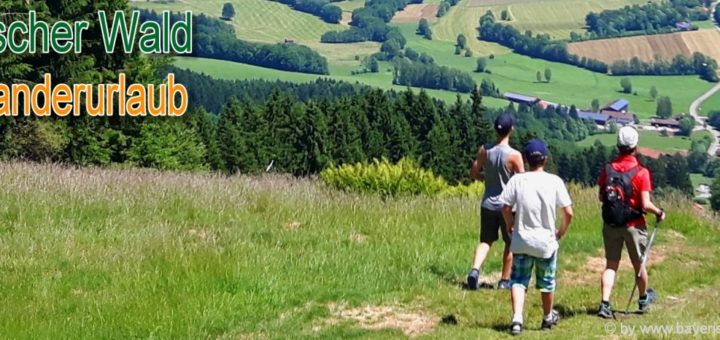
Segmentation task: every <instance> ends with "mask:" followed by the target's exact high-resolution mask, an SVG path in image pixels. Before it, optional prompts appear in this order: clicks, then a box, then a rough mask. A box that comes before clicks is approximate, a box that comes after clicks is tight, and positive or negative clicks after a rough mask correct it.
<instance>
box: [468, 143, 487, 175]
mask: <svg viewBox="0 0 720 340" xmlns="http://www.w3.org/2000/svg"><path fill="white" fill-rule="evenodd" d="M486 160H487V151H485V147H484V146H482V147H480V150H478V153H477V156H476V157H475V160H474V161H473V164H472V167H471V168H470V178H472V179H474V180H477V181H481V182H482V181H485V176H483V175H482V173H481V172H482V169H483V166H485V161H486Z"/></svg>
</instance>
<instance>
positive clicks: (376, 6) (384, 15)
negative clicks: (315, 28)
mask: <svg viewBox="0 0 720 340" xmlns="http://www.w3.org/2000/svg"><path fill="white" fill-rule="evenodd" d="M418 3H422V0H367V1H365V6H364V7H362V8H358V9H356V10H354V11H353V14H352V21H351V22H350V25H352V27H350V28H349V29H347V30H344V31H330V32H326V33H325V34H323V35H322V36H321V38H320V41H322V42H324V43H353V42H360V41H377V42H387V41H389V40H394V41H395V42H396V43H397V44H398V45H399V46H400V47H401V48H404V47H405V43H406V41H405V38H404V37H403V36H402V34H401V33H400V31H399V30H398V29H397V28H396V27H391V26H390V25H388V23H389V22H390V20H391V19H392V18H393V16H395V12H397V11H399V10H402V9H404V8H405V7H406V6H407V5H409V4H418Z"/></svg>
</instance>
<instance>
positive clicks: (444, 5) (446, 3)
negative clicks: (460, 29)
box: [435, 0, 460, 18]
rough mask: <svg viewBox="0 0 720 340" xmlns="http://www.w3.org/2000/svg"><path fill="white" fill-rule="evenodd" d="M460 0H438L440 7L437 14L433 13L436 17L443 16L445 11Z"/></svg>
mask: <svg viewBox="0 0 720 340" xmlns="http://www.w3.org/2000/svg"><path fill="white" fill-rule="evenodd" d="M458 2H460V0H443V1H441V2H440V7H438V11H437V14H435V16H436V17H438V18H440V17H443V16H444V15H445V14H447V12H448V11H449V10H450V8H452V7H453V6H455V5H457V4H458Z"/></svg>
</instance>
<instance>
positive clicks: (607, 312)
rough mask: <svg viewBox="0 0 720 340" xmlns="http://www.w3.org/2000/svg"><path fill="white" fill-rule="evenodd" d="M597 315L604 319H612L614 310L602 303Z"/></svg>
mask: <svg viewBox="0 0 720 340" xmlns="http://www.w3.org/2000/svg"><path fill="white" fill-rule="evenodd" d="M597 315H598V316H599V317H601V318H603V319H612V318H613V311H612V308H610V304H609V303H608V304H604V303H602V302H601V303H600V308H598V313H597Z"/></svg>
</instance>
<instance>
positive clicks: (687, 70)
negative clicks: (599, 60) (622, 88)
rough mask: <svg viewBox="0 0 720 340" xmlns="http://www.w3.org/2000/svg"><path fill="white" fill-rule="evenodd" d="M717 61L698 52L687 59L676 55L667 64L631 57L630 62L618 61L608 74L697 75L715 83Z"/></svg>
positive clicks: (664, 61)
mask: <svg viewBox="0 0 720 340" xmlns="http://www.w3.org/2000/svg"><path fill="white" fill-rule="evenodd" d="M717 66H718V65H717V61H715V59H713V58H711V57H708V56H706V55H704V54H702V53H700V52H695V53H693V55H692V57H690V58H688V57H686V56H685V55H682V54H678V55H676V56H675V57H673V59H672V61H670V62H668V61H666V60H663V59H659V58H657V59H655V61H652V62H645V61H642V60H640V58H638V57H633V58H632V59H630V61H629V62H628V61H626V60H618V61H616V62H614V63H613V64H612V65H611V66H610V72H611V73H612V74H613V75H617V76H621V75H631V74H645V75H690V74H697V75H700V78H702V79H704V80H707V81H710V82H717V81H718V76H717V72H716V71H715V70H716V69H717Z"/></svg>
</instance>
